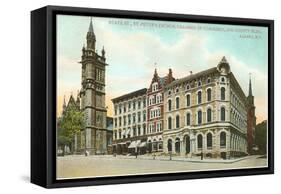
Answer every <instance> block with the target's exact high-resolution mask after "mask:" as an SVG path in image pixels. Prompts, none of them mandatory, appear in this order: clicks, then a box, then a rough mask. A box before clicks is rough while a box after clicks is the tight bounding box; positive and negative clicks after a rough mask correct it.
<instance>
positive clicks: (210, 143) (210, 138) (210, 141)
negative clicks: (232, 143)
mask: <svg viewBox="0 0 281 194" xmlns="http://www.w3.org/2000/svg"><path fill="white" fill-rule="evenodd" d="M212 146H213V136H212V134H211V133H208V134H207V148H208V149H211V148H212Z"/></svg>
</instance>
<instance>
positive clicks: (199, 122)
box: [197, 110, 202, 125]
mask: <svg viewBox="0 0 281 194" xmlns="http://www.w3.org/2000/svg"><path fill="white" fill-rule="evenodd" d="M197 117H198V118H197V120H198V125H201V124H202V111H201V110H199V111H198V112H197Z"/></svg>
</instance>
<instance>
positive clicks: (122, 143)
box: [118, 142, 126, 145]
mask: <svg viewBox="0 0 281 194" xmlns="http://www.w3.org/2000/svg"><path fill="white" fill-rule="evenodd" d="M118 144H119V145H124V144H126V142H120V143H118Z"/></svg>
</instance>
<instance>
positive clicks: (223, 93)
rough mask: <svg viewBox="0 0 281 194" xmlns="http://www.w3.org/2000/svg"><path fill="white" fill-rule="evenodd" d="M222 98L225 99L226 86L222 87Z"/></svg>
mask: <svg viewBox="0 0 281 194" xmlns="http://www.w3.org/2000/svg"><path fill="white" fill-rule="evenodd" d="M221 100H225V88H224V87H222V88H221Z"/></svg>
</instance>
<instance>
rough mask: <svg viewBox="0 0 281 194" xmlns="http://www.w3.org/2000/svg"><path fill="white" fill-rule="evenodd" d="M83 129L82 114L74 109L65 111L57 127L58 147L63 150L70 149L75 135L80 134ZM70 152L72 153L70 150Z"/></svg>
mask: <svg viewBox="0 0 281 194" xmlns="http://www.w3.org/2000/svg"><path fill="white" fill-rule="evenodd" d="M83 128H84V114H83V112H81V111H78V110H74V109H70V110H67V111H66V112H65V114H64V115H63V116H62V118H61V120H60V122H59V125H58V134H57V135H58V145H59V146H62V147H63V148H64V147H65V146H69V148H70V149H71V148H72V143H73V140H74V136H75V134H77V133H79V132H81V130H82V129H83ZM71 152H73V150H72V149H71ZM63 155H64V149H63Z"/></svg>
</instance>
